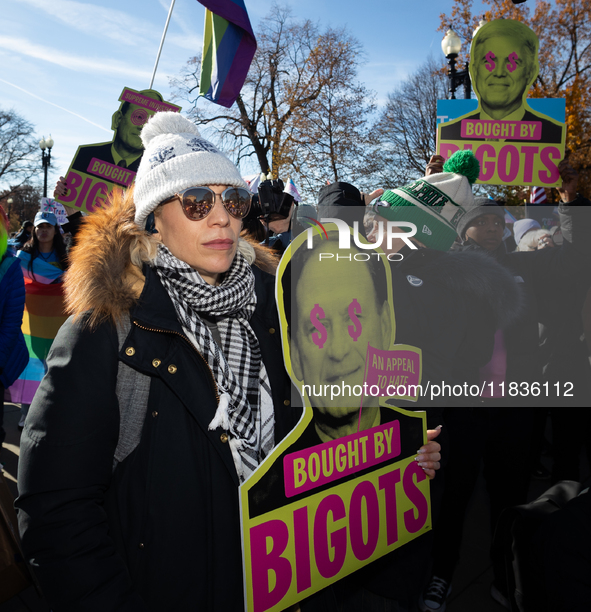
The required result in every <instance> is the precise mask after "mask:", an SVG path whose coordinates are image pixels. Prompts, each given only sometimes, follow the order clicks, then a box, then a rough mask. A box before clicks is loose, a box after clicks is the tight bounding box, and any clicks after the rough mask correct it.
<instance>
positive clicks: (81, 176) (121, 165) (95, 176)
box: [58, 87, 181, 212]
mask: <svg viewBox="0 0 591 612" xmlns="http://www.w3.org/2000/svg"><path fill="white" fill-rule="evenodd" d="M119 102H120V104H119V108H118V109H117V110H116V111H115V112H114V113H113V116H112V117H111V129H112V130H113V138H112V140H111V141H109V142H97V143H94V144H88V145H81V146H80V147H78V151H77V152H76V156H75V157H74V159H73V160H72V163H71V164H70V168H69V170H68V173H67V175H66V185H67V193H66V194H64V195H63V196H61V197H60V198H59V199H58V201H59V202H60V203H61V204H64V205H66V206H70V207H72V208H78V209H80V210H83V211H85V212H93V211H94V210H95V209H96V208H100V207H101V206H102V205H104V203H105V202H106V200H107V197H108V195H109V193H110V192H111V191H112V190H113V188H114V187H115V186H118V187H123V188H125V187H129V186H130V185H131V184H132V183H133V181H134V179H135V173H136V172H137V169H138V167H139V164H140V161H141V158H142V154H143V152H144V146H143V144H142V140H141V131H142V128H143V126H144V124H145V123H146V122H147V121H148V120H149V119H150V117H151V116H152V115H154V114H155V113H157V112H160V111H173V112H179V111H180V110H181V107H180V106H177V105H176V104H171V103H169V102H166V101H165V100H164V99H163V97H162V95H161V94H160V93H158V92H157V91H155V90H154V89H145V90H143V91H136V90H135V89H130V88H129V87H125V88H124V89H123V91H122V92H121V95H120V96H119Z"/></svg>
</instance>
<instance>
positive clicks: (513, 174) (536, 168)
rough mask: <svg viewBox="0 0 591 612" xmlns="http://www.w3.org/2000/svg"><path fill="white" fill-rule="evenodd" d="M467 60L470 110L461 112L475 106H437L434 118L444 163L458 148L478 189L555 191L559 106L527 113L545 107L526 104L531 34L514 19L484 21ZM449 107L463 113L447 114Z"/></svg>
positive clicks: (533, 49) (533, 69)
mask: <svg viewBox="0 0 591 612" xmlns="http://www.w3.org/2000/svg"><path fill="white" fill-rule="evenodd" d="M470 57H471V62H470V78H471V81H472V85H473V88H474V92H475V93H476V96H477V98H478V102H477V106H476V108H475V109H474V110H472V109H470V110H466V109H465V106H463V107H462V104H464V105H465V104H468V103H473V104H475V103H476V101H465V100H448V101H439V102H438V112H437V114H438V116H442V115H445V119H446V121H445V122H442V123H440V124H439V126H438V130H437V153H438V154H440V155H443V156H444V157H446V158H447V157H449V156H450V155H452V154H453V153H454V152H455V151H457V150H459V149H472V150H473V151H474V154H475V155H476V157H477V158H478V160H479V161H480V165H481V172H480V177H479V179H478V182H479V183H486V184H491V185H501V184H504V185H540V186H544V187H559V186H560V185H561V184H562V181H561V179H560V176H559V173H558V169H557V166H558V163H559V162H560V160H562V159H563V158H564V146H565V135H566V129H565V125H564V121H565V114H564V100H552V101H551V102H553V103H554V105H552V104H550V106H546V107H544V105H543V104H542V105H539V106H537V107H534V103H536V102H538V103H539V102H550V101H549V100H548V101H546V100H544V101H542V100H536V99H534V100H529V99H528V98H527V93H528V91H529V89H530V87H531V86H532V84H533V83H534V81H535V80H536V78H537V76H538V71H539V64H538V38H537V36H536V34H535V33H534V32H533V30H531V29H530V28H528V27H527V26H526V25H525V24H524V23H522V22H519V21H514V20H511V19H497V20H495V21H491V22H489V23H486V24H485V25H483V26H482V27H481V28H480V29H479V30H478V31H477V32H476V34H475V36H474V38H473V39H472V46H471V48H470ZM530 102H531V105H530ZM442 103H445V105H446V108H445V110H443V109H441V108H440V104H442ZM452 105H454V106H456V107H458V108H462V110H459V111H454V110H453V108H452ZM536 109H541V110H536ZM546 109H548V110H549V111H550V112H549V113H548V114H546V112H547V111H546V112H544V111H545V110H546ZM462 113H463V114H462Z"/></svg>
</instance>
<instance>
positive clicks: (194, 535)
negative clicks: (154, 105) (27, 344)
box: [18, 112, 299, 612]
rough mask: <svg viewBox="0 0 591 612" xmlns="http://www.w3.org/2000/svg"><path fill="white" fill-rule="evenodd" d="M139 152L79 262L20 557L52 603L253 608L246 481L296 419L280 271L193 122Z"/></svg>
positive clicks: (232, 172) (45, 409)
mask: <svg viewBox="0 0 591 612" xmlns="http://www.w3.org/2000/svg"><path fill="white" fill-rule="evenodd" d="M142 141H143V143H144V147H145V152H144V154H143V158H142V162H141V164H140V167H139V170H138V172H137V176H136V183H135V191H134V190H133V189H129V190H128V191H127V193H125V194H123V193H122V192H121V191H116V192H115V193H114V195H113V197H112V202H111V205H110V206H108V207H106V208H104V209H102V210H100V211H98V212H96V213H95V214H93V215H91V216H89V217H87V218H86V222H85V224H84V226H83V227H82V229H81V230H80V231H79V233H78V240H77V246H76V247H75V249H73V251H72V253H71V267H70V273H69V274H68V275H67V278H66V281H65V285H66V294H67V301H68V306H69V309H70V313H71V314H72V315H73V316H72V317H71V318H70V319H69V320H68V321H67V322H66V324H65V325H64V326H63V328H62V329H61V330H60V332H59V334H58V336H57V338H56V341H55V343H54V349H53V350H52V354H51V355H50V357H49V359H48V367H49V371H48V373H47V375H46V377H45V379H44V380H43V382H42V384H41V387H40V389H39V392H38V393H37V395H36V397H35V400H34V402H33V404H32V406H31V411H30V415H29V420H28V421H27V426H26V427H25V430H24V432H23V438H22V446H21V472H20V474H19V486H20V494H21V495H20V498H19V501H18V507H19V518H20V529H21V533H22V541H23V547H24V550H25V554H26V557H27V559H29V560H32V559H34V562H35V573H36V575H37V577H38V579H39V581H40V583H41V585H42V587H43V590H44V593H45V595H46V597H47V599H48V601H49V604H50V605H51V606H52V608H53V609H55V610H81V609H88V610H91V609H92V610H99V609H101V610H114V609H121V610H123V609H125V610H150V611H154V612H156V611H157V610H158V611H160V610H171V611H173V610H188V609H192V608H194V607H195V606H197V607H200V608H203V609H206V610H222V609H223V610H239V609H240V610H242V609H244V603H243V588H242V556H241V543H240V519H239V502H238V487H239V485H240V483H242V482H244V481H245V480H246V479H247V478H248V477H249V476H250V475H251V474H252V472H253V471H254V470H255V469H256V467H257V466H258V465H259V463H260V462H261V461H262V460H263V459H264V458H265V457H266V456H267V455H268V454H269V452H270V451H271V449H272V448H273V446H274V444H275V443H276V441H277V440H278V438H279V437H280V436H281V435H282V433H283V432H286V431H289V430H290V429H291V428H292V427H293V426H294V425H295V423H296V422H297V419H298V417H299V414H296V413H295V411H292V409H291V408H290V407H286V406H288V405H289V388H290V387H289V379H288V378H287V375H286V373H285V370H284V367H283V361H282V353H281V346H280V338H279V336H280V334H274V333H273V332H274V330H275V329H279V322H278V320H277V314H276V310H275V309H274V308H273V304H274V290H273V288H274V279H273V277H272V276H271V274H273V273H274V267H275V266H276V261H275V260H274V259H273V257H272V255H269V254H268V253H267V252H266V251H265V250H264V249H263V248H262V247H261V248H259V247H258V246H254V247H253V246H251V245H250V244H248V243H246V242H244V241H243V240H242V239H241V238H240V232H241V228H242V218H243V217H244V216H245V215H246V214H247V212H248V210H249V207H250V193H249V192H248V190H247V189H246V184H245V183H244V181H243V180H242V178H241V177H240V174H239V172H238V170H237V168H236V167H235V166H234V165H233V164H232V163H231V162H230V160H229V159H228V158H227V157H226V156H225V155H223V154H222V153H221V152H220V151H219V150H218V149H217V148H216V147H214V146H213V145H212V144H211V143H210V142H208V141H207V140H205V139H204V138H203V137H202V136H201V135H200V133H199V131H198V130H197V128H196V127H195V126H194V125H193V124H192V123H191V122H190V121H188V120H187V119H185V118H183V117H182V116H180V115H179V114H177V113H164V112H163V113H157V114H156V115H155V116H154V117H153V118H152V119H151V120H150V121H149V122H148V123H147V124H146V126H145V127H144V129H143V131H142ZM269 272H271V274H269ZM279 406H280V407H281V409H280V410H279V409H278V408H279Z"/></svg>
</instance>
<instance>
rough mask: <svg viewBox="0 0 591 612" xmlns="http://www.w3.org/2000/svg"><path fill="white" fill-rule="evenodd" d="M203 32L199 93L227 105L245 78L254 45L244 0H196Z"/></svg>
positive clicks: (253, 52)
mask: <svg viewBox="0 0 591 612" xmlns="http://www.w3.org/2000/svg"><path fill="white" fill-rule="evenodd" d="M199 2H200V3H201V4H203V6H205V9H206V10H205V32H204V34H203V55H202V58H201V76H200V78H199V95H201V96H203V97H205V98H207V99H208V100H211V101H212V102H215V103H216V104H220V105H221V106H226V107H227V108H230V106H232V104H234V102H235V101H236V98H237V97H238V94H239V93H240V90H241V89H242V85H244V81H245V80H246V75H247V74H248V69H249V68H250V62H251V61H252V58H253V57H254V54H255V51H256V49H257V43H256V40H255V37H254V34H253V32H252V27H251V25H250V20H249V18H248V14H247V12H246V7H245V6H244V0H199Z"/></svg>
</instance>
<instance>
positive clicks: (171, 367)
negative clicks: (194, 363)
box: [168, 363, 178, 374]
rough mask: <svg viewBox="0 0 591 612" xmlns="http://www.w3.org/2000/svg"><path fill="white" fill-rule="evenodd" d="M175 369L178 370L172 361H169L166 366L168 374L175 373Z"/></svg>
mask: <svg viewBox="0 0 591 612" xmlns="http://www.w3.org/2000/svg"><path fill="white" fill-rule="evenodd" d="M177 370H178V368H177V367H176V366H175V365H174V363H171V364H170V365H169V366H168V372H169V373H170V374H176V371H177Z"/></svg>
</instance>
